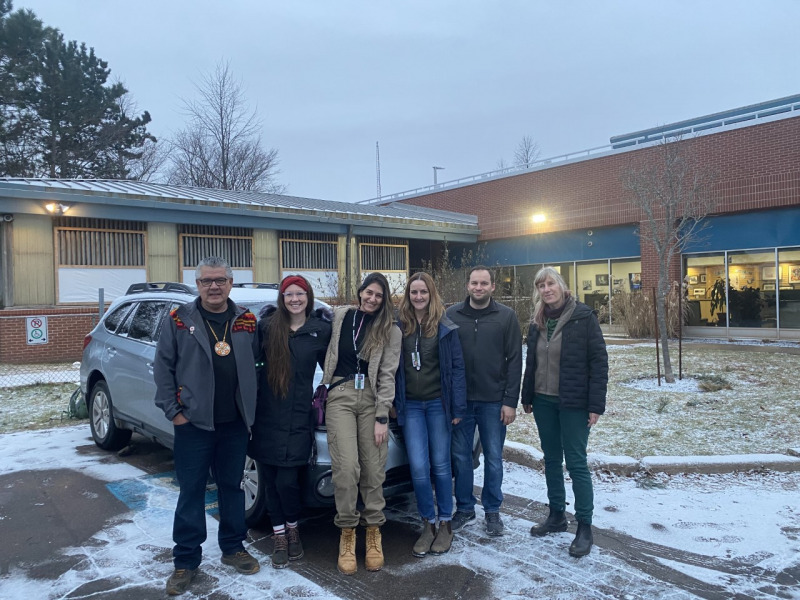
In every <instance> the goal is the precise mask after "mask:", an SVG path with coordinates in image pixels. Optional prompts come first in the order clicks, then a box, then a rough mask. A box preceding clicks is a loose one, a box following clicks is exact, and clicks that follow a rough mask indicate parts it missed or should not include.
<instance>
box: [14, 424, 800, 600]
mask: <svg viewBox="0 0 800 600" xmlns="http://www.w3.org/2000/svg"><path fill="white" fill-rule="evenodd" d="M172 476H173V474H172V460H171V454H170V452H169V451H168V450H165V449H163V448H162V447H160V446H158V445H156V444H153V443H150V442H146V441H144V440H143V439H142V438H138V437H134V448H133V452H131V453H130V454H128V455H126V456H118V455H116V454H114V453H107V452H103V451H102V450H100V449H98V448H97V447H96V446H95V445H94V443H93V442H92V440H91V436H90V434H89V431H88V428H86V426H78V427H69V428H63V429H54V430H47V431H33V432H22V433H18V434H10V435H5V436H2V438H0V539H2V540H3V544H2V546H0V597H2V598H26V599H33V598H36V599H40V598H42V599H44V598H104V599H106V598H107V599H112V600H122V599H130V600H134V599H136V600H139V599H141V598H160V597H163V596H164V593H163V585H164V581H165V579H166V577H167V576H168V575H169V573H170V572H171V569H172V565H171V547H172V542H171V523H172V511H173V509H174V506H175V499H176V488H175V485H174V481H173V479H172ZM782 477H783V479H779V480H778V479H776V480H774V481H772V482H771V483H770V484H769V485H770V486H771V485H773V484H774V485H775V486H777V488H778V491H780V490H783V495H784V497H786V498H789V497H796V491H797V489H796V486H797V485H798V478H797V476H796V475H793V474H786V475H783V476H782ZM479 481H480V478H478V483H479ZM540 483H541V477H540V475H539V474H537V473H535V472H533V471H532V470H530V469H527V468H526V467H522V466H520V465H515V464H509V465H507V471H506V484H505V485H504V488H505V489H506V490H507V494H506V500H505V503H504V519H505V522H506V527H507V534H506V535H505V536H504V537H502V538H489V537H488V536H487V535H485V533H484V530H483V525H482V522H481V519H480V516H481V512H480V511H479V519H478V522H477V523H475V524H473V525H471V526H469V527H467V528H465V530H463V531H462V532H460V533H459V534H458V535H457V536H456V540H455V542H454V546H453V549H452V550H451V552H450V553H448V554H446V555H444V556H441V557H427V558H425V559H417V558H414V557H412V556H411V553H410V548H411V545H412V544H413V542H414V540H415V539H416V536H417V522H416V511H415V507H414V502H413V496H411V495H405V496H401V497H398V498H395V499H394V500H393V501H392V502H391V503H390V504H389V506H388V507H387V517H388V519H389V521H388V523H387V525H386V526H385V528H384V530H383V534H384V548H385V552H386V567H385V568H384V570H383V571H381V572H379V573H367V572H366V571H365V570H364V569H363V551H364V550H363V543H362V544H361V545H360V547H359V550H360V552H359V559H360V566H361V568H360V570H359V572H358V573H357V574H356V575H355V576H353V577H345V576H343V575H340V574H339V573H338V571H337V570H336V566H335V560H336V552H337V545H338V532H337V530H336V528H335V527H334V526H333V524H332V514H331V513H330V512H318V513H315V514H311V515H309V516H308V517H307V518H306V519H305V520H304V521H303V522H302V524H301V528H302V534H303V541H304V545H305V548H306V557H305V558H304V559H303V560H301V561H299V562H297V563H293V564H292V565H291V566H290V567H289V568H288V569H282V570H275V569H272V568H270V566H269V554H270V552H271V546H272V543H271V540H270V538H269V532H268V531H262V530H251V537H252V540H251V542H252V547H251V549H252V550H253V551H254V553H255V554H256V555H257V556H258V557H259V559H260V560H261V562H262V567H263V568H262V570H261V572H260V573H258V574H257V575H254V576H250V577H246V576H242V575H238V574H235V573H234V572H233V571H232V570H231V569H229V568H227V567H224V566H223V565H221V564H220V563H219V549H218V548H216V544H215V542H214V538H215V536H216V521H215V519H214V518H213V512H214V494H213V491H212V492H210V493H209V496H208V507H209V517H208V521H207V522H208V528H209V538H210V539H211V540H212V541H211V542H207V543H206V544H205V547H204V549H205V557H204V561H203V564H202V566H201V570H202V573H201V575H200V576H199V577H198V579H197V580H196V582H195V584H194V586H193V588H192V593H191V594H187V595H186V596H184V597H188V598H191V597H196V598H214V599H216V600H224V599H228V598H263V597H271V598H287V599H288V598H353V599H355V598H367V599H370V598H374V599H384V598H385V599H392V600H397V599H398V598H442V599H444V598H465V599H469V598H476V599H478V598H480V599H485V598H513V597H516V598H533V597H542V598H544V597H547V598H631V599H633V598H694V597H702V598H720V599H721V598H731V597H739V598H749V597H764V598H768V597H782V598H787V597H788V598H792V597H798V596H797V593H798V592H797V589H798V588H797V587H796V586H797V584H798V578H800V566H798V559H797V556H798V555H797V553H796V552H797V546H798V542H797V539H798V537H799V536H798V534H799V533H800V528H799V527H798V519H800V515H798V514H797V512H796V511H795V512H794V514H788V515H783V517H782V518H783V519H784V521H785V517H786V516H789V520H788V521H787V522H786V528H787V530H786V531H785V532H783V533H781V532H777V533H776V536H777V537H776V538H775V539H769V538H765V539H763V540H760V542H759V543H760V544H761V545H762V546H763V549H761V550H759V547H758V546H755V547H754V546H753V543H755V542H753V543H748V545H747V548H753V547H754V548H755V550H757V551H756V552H755V553H753V555H752V556H749V557H742V556H736V555H734V556H730V555H729V556H728V557H726V555H725V551H724V550H723V551H720V549H719V545H720V544H723V545H724V544H726V543H727V544H728V545H729V546H730V548H732V549H734V550H733V551H734V552H737V551H736V542H735V541H734V540H732V539H730V538H732V536H734V535H738V536H745V535H747V531H746V529H743V528H742V527H731V526H730V523H729V520H730V519H731V518H733V519H734V520H735V519H736V518H738V517H737V516H735V515H734V516H731V515H719V516H720V517H721V520H719V521H718V522H717V523H716V524H713V527H712V526H710V525H709V524H708V523H705V524H704V523H700V522H695V523H692V522H690V521H691V520H687V519H684V518H682V517H686V516H687V515H686V514H685V512H683V513H682V512H681V508H683V509H684V511H685V509H686V507H685V506H684V507H676V506H666V507H663V508H664V511H666V512H669V513H675V514H676V524H674V525H673V524H671V523H670V522H669V521H668V520H666V517H665V514H664V511H662V512H659V510H660V509H657V508H656V507H657V506H658V505H662V506H663V505H664V504H667V503H668V502H673V501H676V500H675V498H678V496H676V495H675V493H670V494H666V495H665V494H660V495H659V494H656V495H654V496H653V497H652V498H653V505H652V506H651V507H648V506H647V504H646V501H642V500H639V499H636V500H635V501H634V505H635V506H638V511H636V512H639V513H641V512H645V511H650V512H651V514H650V515H647V516H646V518H645V522H646V521H647V520H649V521H650V522H651V524H652V528H651V529H652V531H654V532H655V533H656V534H658V535H661V536H662V538H661V539H663V541H664V543H657V542H654V541H653V539H652V538H650V539H648V538H649V536H648V535H641V536H640V537H638V538H637V537H634V535H637V532H638V531H639V529H637V525H636V524H635V523H633V522H631V523H630V528H629V529H628V531H630V532H631V535H628V534H626V533H623V531H624V530H625V529H626V528H625V527H622V528H619V529H609V528H606V527H604V520H605V519H606V518H613V517H615V516H617V515H616V513H621V515H619V516H621V518H622V520H623V521H624V520H625V519H635V518H637V517H636V515H635V514H633V512H631V513H630V515H629V516H628V517H626V515H625V513H626V511H628V510H629V507H628V506H627V505H626V503H625V495H626V493H625V492H624V491H623V490H616V491H613V490H612V491H611V492H610V494H611V495H610V498H612V499H616V500H617V501H616V502H615V503H614V504H611V503H610V502H609V499H608V498H605V497H604V496H605V494H606V492H604V491H603V489H598V492H597V497H596V503H597V512H598V513H600V514H599V515H598V517H597V518H596V535H595V540H596V544H597V546H596V548H595V549H594V550H593V552H592V554H591V555H590V556H588V557H586V558H584V559H580V560H578V559H572V558H570V557H569V556H568V555H567V552H566V548H567V546H568V545H569V542H570V540H571V535H570V534H569V533H565V534H559V535H555V536H550V537H548V538H546V539H544V540H538V539H537V540H534V539H532V538H531V537H530V535H529V534H528V529H529V528H530V525H531V523H532V522H534V521H536V520H537V519H540V518H542V517H543V516H544V515H545V511H546V508H545V505H544V504H543V502H542V500H543V498H542V490H541V489H539V487H540ZM620 485H623V486H624V485H626V482H624V481H614V482H611V485H610V487H611V488H614V487H615V486H620ZM754 485H755V484H754ZM758 486H759V488H765V487H769V486H767V485H766V484H765V483H764V482H763V481H762V482H758ZM787 486H795V487H794V488H793V491H792V490H790V489H786V488H787ZM598 487H599V488H604V487H605V486H604V484H603V483H602V482H601V484H600V485H599V486H598ZM630 493H632V492H630ZM643 493H646V492H643ZM723 493H726V492H724V491H723ZM787 494H788V495H787ZM693 495H696V493H694V494H693ZM770 498H773V497H772V496H770V497H765V499H764V500H763V501H762V507H763V508H764V509H765V510H771V509H770V505H769V504H768V502H770V501H775V502H778V503H780V502H782V500H781V495H780V494H776V495H775V496H774V499H773V500H770ZM701 500H702V501H703V502H705V503H706V504H707V503H708V502H709V499H708V498H705V499H701ZM698 506H699V503H698ZM690 510H692V516H693V517H695V521H703V520H707V519H708V516H707V515H703V514H700V512H699V511H700V510H702V509H699V508H698V509H697V511H695V510H694V509H693V508H691V507H690ZM775 510H781V509H780V508H776V509H775ZM711 514H713V512H712V513H711ZM680 523H682V525H681V524H680ZM762 525H763V524H762ZM659 527H661V529H663V530H664V531H662V532H659ZM792 527H794V529H792ZM695 529H698V530H697V531H695ZM728 529H731V530H733V531H730V532H727V533H726V530H728ZM761 529H762V530H764V531H763V532H762V535H765V534H766V533H767V531H766V530H767V527H766V526H762V527H761ZM709 530H712V531H715V532H716V533H717V538H718V539H717V540H716V541H714V540H711V539H708V540H705V541H703V539H702V538H703V537H709V536H708V535H707V531H709ZM642 531H644V530H642ZM792 532H793V533H792ZM362 536H363V532H362ZM781 536H782V537H781ZM792 536H793V537H794V541H792V540H791V539H790V538H791V537H792ZM726 538H727V542H726V541H725V540H726ZM787 538H789V539H787ZM682 539H683V540H685V543H684V544H683V547H681V542H680V540H682ZM361 540H363V537H362V538H361ZM361 540H360V541H361ZM776 540H777V541H776ZM781 540H783V542H786V543H784V544H783V546H781ZM704 544H706V545H704ZM705 547H708V548H709V549H710V550H709V551H708V552H705V551H703V552H701V551H700V550H702V549H703V548H705ZM768 549H771V550H772V552H769V551H768ZM792 549H794V558H792ZM747 551H749V550H747ZM730 552H731V550H728V553H729V554H730ZM742 552H744V551H742ZM742 552H739V553H740V554H741V553H742ZM787 561H788V564H787ZM781 565H783V566H781Z"/></svg>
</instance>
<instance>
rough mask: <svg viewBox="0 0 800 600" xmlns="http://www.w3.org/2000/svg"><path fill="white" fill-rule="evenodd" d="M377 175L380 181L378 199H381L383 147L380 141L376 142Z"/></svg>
mask: <svg viewBox="0 0 800 600" xmlns="http://www.w3.org/2000/svg"><path fill="white" fill-rule="evenodd" d="M375 175H376V178H377V182H378V194H377V198H378V201H380V199H381V149H380V146H378V142H375Z"/></svg>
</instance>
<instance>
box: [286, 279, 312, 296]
mask: <svg viewBox="0 0 800 600" xmlns="http://www.w3.org/2000/svg"><path fill="white" fill-rule="evenodd" d="M290 285H296V286H299V287H301V288H303V291H305V292H307V291H308V282H307V281H306V280H305V279H303V278H302V277H300V276H299V275H289V277H286V278H285V279H284V280H283V281H281V294H282V293H283V292H285V291H286V288H287V287H289V286H290Z"/></svg>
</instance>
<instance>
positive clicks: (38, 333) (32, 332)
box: [25, 317, 47, 346]
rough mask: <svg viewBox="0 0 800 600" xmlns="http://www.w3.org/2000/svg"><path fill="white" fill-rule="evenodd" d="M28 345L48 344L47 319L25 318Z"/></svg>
mask: <svg viewBox="0 0 800 600" xmlns="http://www.w3.org/2000/svg"><path fill="white" fill-rule="evenodd" d="M25 329H26V332H27V335H28V345H29V346H35V345H38V344H46V343H47V317H25Z"/></svg>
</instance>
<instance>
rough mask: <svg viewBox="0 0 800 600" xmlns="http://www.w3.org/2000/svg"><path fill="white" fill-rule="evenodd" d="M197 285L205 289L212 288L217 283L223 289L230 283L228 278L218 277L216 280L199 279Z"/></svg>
mask: <svg viewBox="0 0 800 600" xmlns="http://www.w3.org/2000/svg"><path fill="white" fill-rule="evenodd" d="M197 283H199V284H200V285H202V286H203V287H211V285H212V284H214V283H216V284H217V287H222V286H223V285H225V284H226V283H228V278H227V277H217V278H216V279H198V280H197Z"/></svg>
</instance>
